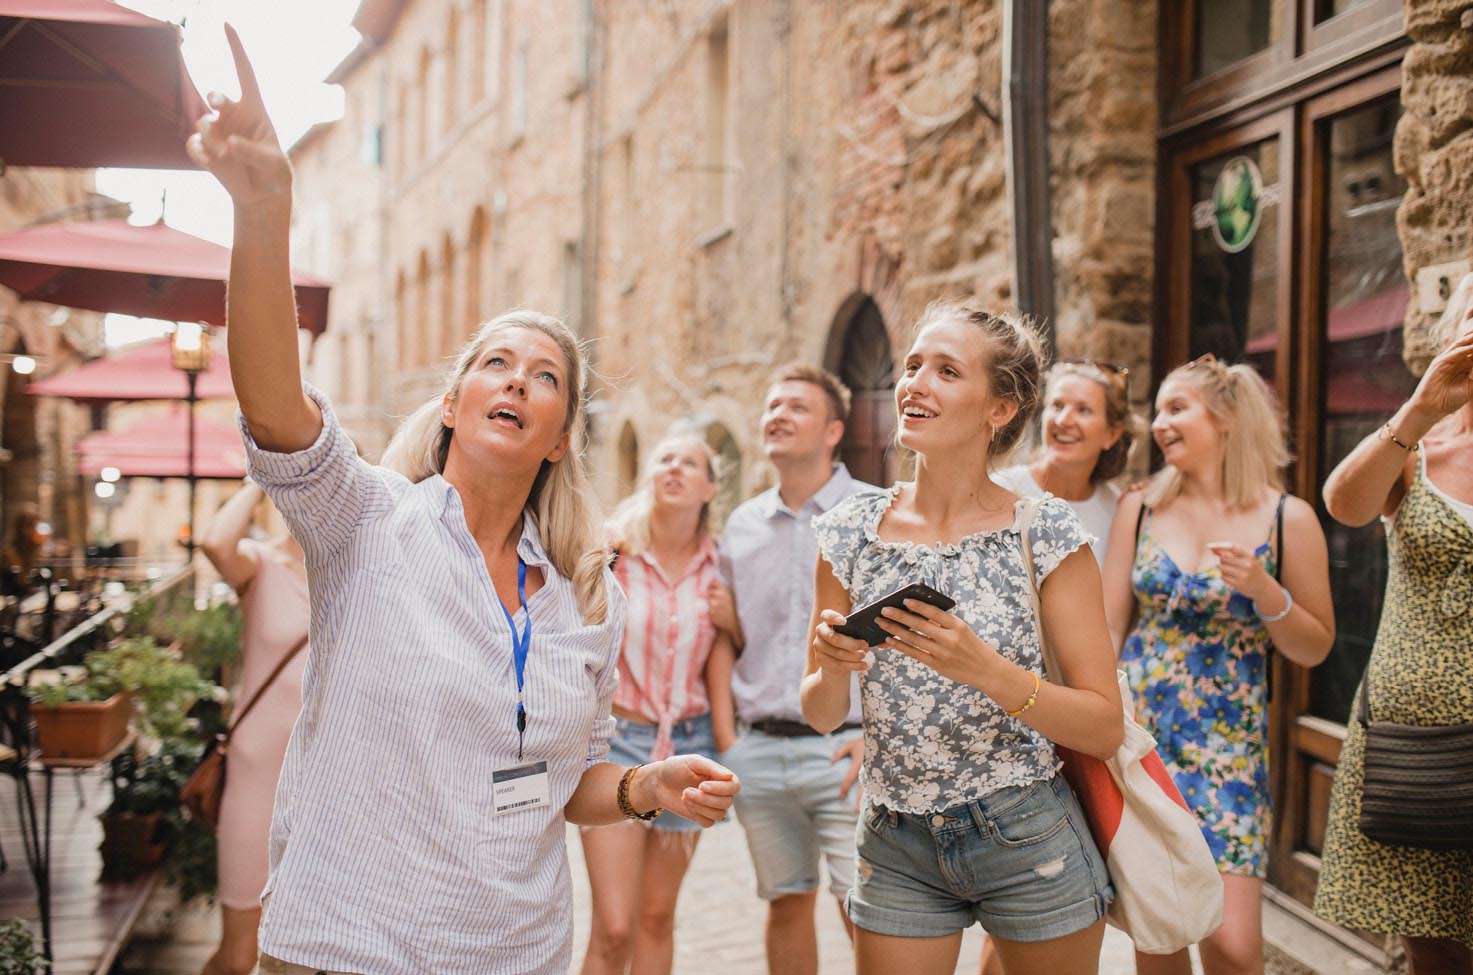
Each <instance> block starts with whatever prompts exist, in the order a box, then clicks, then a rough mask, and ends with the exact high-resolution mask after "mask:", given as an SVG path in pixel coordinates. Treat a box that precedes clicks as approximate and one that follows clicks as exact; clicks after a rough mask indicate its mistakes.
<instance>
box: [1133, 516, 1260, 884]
mask: <svg viewBox="0 0 1473 975" xmlns="http://www.w3.org/2000/svg"><path fill="white" fill-rule="evenodd" d="M1282 504H1283V501H1282V499H1281V500H1280V505H1281V506H1282ZM1150 517H1151V516H1150V512H1149V511H1147V512H1146V516H1145V528H1144V530H1143V531H1142V533H1141V538H1140V541H1139V543H1138V544H1137V546H1136V555H1135V565H1134V567H1133V568H1132V570H1131V582H1132V584H1133V586H1134V589H1135V597H1136V624H1135V628H1134V629H1133V630H1132V631H1131V634H1130V636H1129V637H1128V638H1127V639H1126V641H1125V647H1124V649H1123V651H1122V652H1121V666H1122V667H1123V668H1124V670H1125V672H1126V675H1127V677H1128V678H1129V681H1130V687H1131V691H1132V692H1133V693H1134V695H1135V703H1136V711H1137V712H1138V713H1137V715H1136V720H1138V721H1139V722H1140V723H1141V724H1142V725H1143V726H1144V727H1145V729H1146V730H1147V731H1149V732H1150V733H1151V734H1152V735H1153V736H1155V738H1156V750H1157V751H1158V752H1159V753H1160V754H1161V759H1162V761H1164V762H1165V763H1166V767H1167V769H1168V770H1170V772H1171V776H1172V778H1173V779H1174V780H1175V781H1176V786H1177V788H1178V789H1180V790H1181V794H1182V796H1183V797H1184V798H1185V799H1186V801H1187V805H1189V806H1190V807H1191V808H1192V812H1193V813H1195V814H1196V816H1197V821H1198V822H1199V823H1200V824H1201V826H1202V835H1203V836H1205V837H1206V838H1207V845H1208V847H1209V848H1210V849H1211V850H1212V856H1213V858H1214V859H1215V860H1216V861H1217V866H1218V868H1219V869H1220V870H1222V872H1224V873H1235V874H1245V875H1247V876H1250V877H1263V876H1265V875H1266V873H1267V853H1268V828H1269V814H1270V809H1269V792H1268V788H1269V785H1268V717H1267V713H1266V711H1265V709H1264V703H1265V700H1266V699H1267V696H1268V694H1267V688H1268V685H1267V682H1266V674H1267V670H1268V668H1267V663H1268V651H1269V650H1270V648H1271V643H1270V640H1269V636H1268V629H1267V628H1266V627H1265V626H1264V625H1263V623H1262V621H1261V620H1259V618H1258V614H1257V613H1255V612H1254V611H1253V601H1252V600H1250V599H1249V598H1248V597H1247V596H1244V595H1243V594H1242V593H1239V592H1237V591H1235V590H1233V589H1232V588H1230V587H1229V586H1228V585H1227V583H1225V582H1224V581H1223V579H1222V573H1221V571H1220V570H1219V569H1218V567H1217V566H1212V567H1211V568H1208V569H1205V570H1203V571H1201V572H1186V571H1184V570H1182V568H1181V567H1180V566H1178V565H1177V564H1176V562H1175V561H1174V560H1173V559H1172V558H1171V556H1170V555H1168V554H1167V552H1166V550H1165V549H1164V548H1162V547H1161V546H1160V545H1159V544H1157V542H1156V540H1155V539H1154V538H1153V537H1152V536H1151V530H1150ZM1253 555H1254V557H1255V558H1257V559H1258V560H1259V561H1260V562H1262V563H1263V567H1264V569H1265V570H1267V572H1268V573H1269V574H1270V575H1274V571H1275V565H1276V558H1275V555H1274V552H1273V547H1272V546H1271V545H1270V544H1269V543H1268V542H1267V541H1265V542H1264V543H1263V544H1262V545H1260V546H1258V548H1257V549H1256V550H1255V551H1254V553H1253Z"/></svg>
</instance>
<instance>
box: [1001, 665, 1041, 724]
mask: <svg viewBox="0 0 1473 975" xmlns="http://www.w3.org/2000/svg"><path fill="white" fill-rule="evenodd" d="M1032 674H1033V693H1032V694H1030V695H1028V700H1026V701H1024V702H1023V706H1022V707H1021V708H1019V709H1018V710H1016V711H1004V712H1003V713H1004V714H1006V715H1007V716H1008V717H1010V718H1016V717H1017V716H1018V715H1020V714H1022V713H1023V712H1024V711H1027V710H1028V709H1029V708H1031V707H1033V705H1035V704H1037V703H1038V689H1039V688H1040V687H1042V686H1043V681H1041V680H1039V679H1038V672H1037V671H1033V672H1032Z"/></svg>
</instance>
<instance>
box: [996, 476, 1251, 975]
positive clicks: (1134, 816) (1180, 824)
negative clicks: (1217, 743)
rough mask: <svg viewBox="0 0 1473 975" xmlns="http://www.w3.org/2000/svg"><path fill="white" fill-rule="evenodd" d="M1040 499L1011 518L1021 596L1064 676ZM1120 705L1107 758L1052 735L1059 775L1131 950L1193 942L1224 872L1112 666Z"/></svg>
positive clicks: (1212, 925) (1217, 913) (1209, 915)
mask: <svg viewBox="0 0 1473 975" xmlns="http://www.w3.org/2000/svg"><path fill="white" fill-rule="evenodd" d="M1038 504H1039V499H1037V498H1030V499H1027V500H1025V501H1024V507H1023V512H1022V515H1021V517H1020V519H1019V524H1020V527H1021V529H1022V535H1023V562H1024V563H1025V564H1026V565H1027V567H1028V581H1029V596H1030V599H1031V601H1032V603H1033V615H1034V620H1035V624H1036V625H1037V626H1038V638H1039V643H1040V645H1041V646H1042V647H1043V659H1044V669H1045V671H1046V672H1047V674H1048V679H1049V680H1050V681H1052V682H1054V683H1055V684H1059V685H1061V686H1063V685H1064V680H1063V678H1062V676H1061V675H1060V672H1059V664H1058V661H1057V660H1056V659H1055V658H1054V655H1053V651H1052V649H1051V648H1050V647H1049V645H1048V642H1047V641H1046V640H1044V638H1043V615H1042V613H1041V611H1040V606H1039V599H1038V580H1037V579H1036V578H1035V576H1034V573H1033V551H1032V545H1031V543H1030V540H1029V531H1030V529H1031V528H1032V526H1033V518H1034V516H1035V515H1036V514H1037V512H1038ZM1115 682H1116V685H1117V686H1118V687H1119V690H1120V700H1121V703H1122V704H1123V705H1124V708H1125V739H1124V741H1122V742H1121V744H1120V748H1119V749H1118V750H1117V751H1116V752H1115V755H1114V756H1113V757H1112V758H1110V759H1109V760H1108V761H1101V760H1100V759H1098V758H1095V757H1094V756H1092V755H1086V754H1083V753H1081V752H1075V751H1071V750H1070V749H1068V748H1064V747H1063V746H1061V745H1057V744H1056V745H1054V751H1055V752H1057V753H1058V755H1059V759H1060V760H1061V761H1062V762H1063V763H1064V777H1065V778H1066V779H1067V780H1068V781H1069V785H1070V786H1072V787H1073V789H1074V792H1075V794H1076V795H1077V796H1078V797H1079V804H1080V805H1081V806H1083V807H1084V812H1085V816H1086V817H1087V818H1088V819H1089V829H1090V833H1091V834H1093V836H1094V840H1095V845H1096V846H1098V847H1099V850H1100V856H1101V857H1103V858H1104V860H1105V865H1106V866H1107V867H1109V870H1110V880H1111V881H1112V882H1113V883H1114V885H1115V902H1114V903H1113V904H1111V905H1110V914H1109V918H1108V920H1109V922H1110V923H1111V924H1113V925H1114V926H1115V927H1117V928H1119V929H1120V930H1122V931H1124V932H1125V933H1126V934H1128V935H1130V938H1131V940H1132V941H1134V942H1135V946H1136V948H1137V949H1138V950H1140V951H1143V952H1146V953H1147V954H1153V955H1167V954H1171V953H1172V952H1175V951H1180V950H1181V949H1182V948H1185V947H1187V946H1188V945H1193V944H1196V943H1197V942H1198V941H1201V940H1202V939H1203V938H1205V937H1206V936H1207V935H1209V934H1211V933H1212V932H1213V931H1216V930H1217V929H1218V927H1219V926H1221V924H1222V898H1223V893H1222V877H1221V875H1220V874H1219V873H1218V871H1217V863H1216V862H1215V861H1214V860H1213V858H1212V851H1211V850H1209V849H1208V847H1207V840H1206V839H1205V838H1204V837H1203V836H1202V829H1201V827H1200V826H1199V825H1198V824H1197V817H1196V816H1195V815H1193V814H1192V811H1191V810H1190V809H1189V808H1188V807H1187V803H1186V800H1185V799H1183V798H1182V795H1181V792H1180V791H1179V790H1178V789H1177V787H1176V783H1175V782H1173V781H1172V780H1171V773H1169V772H1168V771H1167V770H1166V766H1165V764H1164V763H1163V762H1162V761H1161V756H1160V755H1158V754H1156V740H1155V739H1154V738H1152V737H1151V734H1150V732H1148V731H1146V729H1144V728H1142V727H1141V726H1140V725H1139V724H1137V723H1136V720H1135V705H1134V702H1133V701H1132V700H1131V694H1130V686H1129V685H1128V684H1127V683H1126V679H1125V672H1124V671H1121V670H1117V671H1116V672H1115Z"/></svg>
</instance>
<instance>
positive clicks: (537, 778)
mask: <svg viewBox="0 0 1473 975" xmlns="http://www.w3.org/2000/svg"><path fill="white" fill-rule="evenodd" d="M517 601H518V602H519V603H520V604H521V607H522V609H523V610H524V611H525V612H526V614H527V625H526V627H524V628H523V630H522V632H521V633H518V632H517V623H516V619H515V618H514V617H513V616H512V614H511V610H509V609H507V608H506V604H505V603H502V602H501V600H500V599H499V598H498V599H497V603H498V605H500V606H501V612H502V613H503V614H505V615H506V625H507V627H508V628H510V630H511V649H512V665H513V667H514V669H515V670H516V675H517V712H516V725H517V758H518V759H521V757H522V746H523V745H524V744H525V742H526V735H527V705H526V701H525V700H524V697H523V688H524V687H525V685H526V674H527V654H528V652H529V651H530V650H531V649H532V611H531V610H529V609H527V563H525V562H523V561H522V560H521V559H520V558H518V559H517ZM491 786H492V791H493V793H494V809H495V812H496V814H497V815H500V814H502V813H509V812H516V811H518V810H521V809H537V808H539V807H542V806H547V805H551V803H552V789H551V783H550V781H549V779H548V774H547V763H546V762H532V763H530V764H528V765H518V766H516V767H515V768H508V769H500V770H497V771H495V772H492V773H491Z"/></svg>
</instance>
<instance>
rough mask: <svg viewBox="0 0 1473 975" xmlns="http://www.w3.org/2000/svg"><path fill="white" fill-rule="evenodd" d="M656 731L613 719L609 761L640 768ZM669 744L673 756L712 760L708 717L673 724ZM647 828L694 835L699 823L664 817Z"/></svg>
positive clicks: (650, 750)
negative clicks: (673, 752)
mask: <svg viewBox="0 0 1473 975" xmlns="http://www.w3.org/2000/svg"><path fill="white" fill-rule="evenodd" d="M659 730H660V729H659V728H657V727H656V726H655V725H652V724H640V723H638V722H636V721H629V720H626V719H624V718H616V719H615V725H614V737H613V738H611V739H609V761H611V762H613V763H614V764H615V765H644V764H646V763H647V762H649V760H650V755H651V753H653V752H654V750H655V739H656V737H658V735H659ZM670 740H671V742H672V743H673V744H674V746H675V754H676V755H704V756H705V757H706V758H711V759H714V758H715V757H716V736H715V735H714V734H712V732H711V715H709V714H703V715H701V716H700V717H698V718H691V719H690V720H688V721H677V722H675V726H674V727H673V728H671V729H670ZM649 826H650V828H652V829H657V830H660V831H661V832H665V833H698V832H700V831H701V825H700V824H699V823H693V822H691V821H690V820H689V819H685V818H684V817H681V816H677V815H675V814H674V813H669V812H667V813H665V814H664V815H662V816H657V817H656V818H654V819H653V820H651V821H650V823H649Z"/></svg>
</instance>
